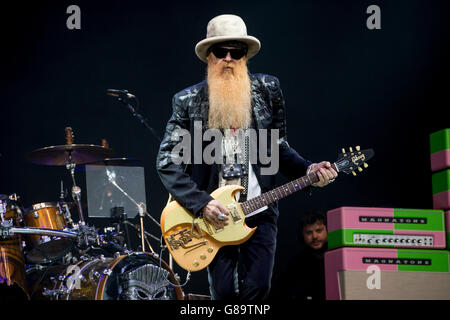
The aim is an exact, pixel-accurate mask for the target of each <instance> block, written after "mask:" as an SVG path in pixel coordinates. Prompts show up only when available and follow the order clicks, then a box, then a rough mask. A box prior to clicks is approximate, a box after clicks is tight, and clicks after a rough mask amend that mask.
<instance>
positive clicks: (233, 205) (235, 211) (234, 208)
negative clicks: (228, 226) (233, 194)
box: [227, 203, 242, 223]
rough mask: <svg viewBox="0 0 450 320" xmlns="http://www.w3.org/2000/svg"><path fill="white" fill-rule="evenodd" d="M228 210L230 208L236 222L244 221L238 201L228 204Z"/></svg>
mask: <svg viewBox="0 0 450 320" xmlns="http://www.w3.org/2000/svg"><path fill="white" fill-rule="evenodd" d="M227 208H228V210H230V214H231V218H232V219H233V222H234V223H238V222H241V221H242V217H241V215H240V214H239V211H238V209H237V206H236V203H231V204H229V205H228V206H227Z"/></svg>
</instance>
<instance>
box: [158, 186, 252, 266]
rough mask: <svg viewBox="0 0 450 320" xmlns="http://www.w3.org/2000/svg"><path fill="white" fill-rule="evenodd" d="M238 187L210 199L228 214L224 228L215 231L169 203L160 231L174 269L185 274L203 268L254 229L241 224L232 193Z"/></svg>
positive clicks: (241, 216) (219, 191)
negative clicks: (175, 265) (175, 263)
mask: <svg viewBox="0 0 450 320" xmlns="http://www.w3.org/2000/svg"><path fill="white" fill-rule="evenodd" d="M242 189H243V188H242V187H241V186H237V185H228V186H224V187H221V188H219V189H216V190H215V191H214V192H213V193H211V196H212V197H213V198H214V199H216V200H218V201H219V202H220V203H222V204H223V205H224V206H225V207H227V208H228V209H229V210H230V213H231V214H230V215H229V216H228V218H229V221H228V225H227V226H226V227H225V228H223V229H219V230H216V229H215V228H214V226H213V225H212V224H210V223H208V222H207V221H206V220H205V219H203V218H195V217H194V215H192V214H191V213H190V212H189V211H187V210H186V209H184V208H183V207H182V206H181V205H180V204H179V203H178V202H176V201H172V202H170V203H169V204H168V205H167V206H166V207H165V208H164V210H163V212H162V215H161V231H162V234H163V238H164V241H165V242H166V245H167V248H168V249H169V251H170V253H171V255H172V256H173V258H174V259H175V261H176V262H177V264H178V265H180V267H182V268H183V269H186V270H189V271H199V270H201V269H203V268H205V267H207V266H208V265H209V264H210V263H211V261H212V260H213V259H214V257H215V256H216V254H217V251H218V250H219V249H220V248H221V247H223V246H226V245H237V244H241V243H243V242H245V241H247V240H248V239H249V238H250V237H251V236H252V235H253V233H254V232H255V231H256V228H249V227H248V226H247V225H246V224H245V214H244V212H243V211H242V209H241V205H240V203H239V202H237V201H236V200H235V193H236V192H237V191H239V190H242Z"/></svg>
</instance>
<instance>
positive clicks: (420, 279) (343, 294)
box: [325, 247, 450, 300]
mask: <svg viewBox="0 0 450 320" xmlns="http://www.w3.org/2000/svg"><path fill="white" fill-rule="evenodd" d="M449 271H450V270H449V251H447V250H419V249H385V248H348V247H347V248H339V249H335V250H331V251H327V252H326V253H325V284H326V298H327V300H373V299H381V300H417V299H419V300H450V272H449Z"/></svg>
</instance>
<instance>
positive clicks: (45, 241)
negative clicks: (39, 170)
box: [0, 128, 184, 300]
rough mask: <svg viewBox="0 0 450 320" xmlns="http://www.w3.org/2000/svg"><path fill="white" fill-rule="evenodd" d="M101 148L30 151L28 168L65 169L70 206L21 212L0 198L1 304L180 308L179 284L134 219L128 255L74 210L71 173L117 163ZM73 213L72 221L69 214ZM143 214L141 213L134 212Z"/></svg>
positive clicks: (69, 144) (118, 237)
mask: <svg viewBox="0 0 450 320" xmlns="http://www.w3.org/2000/svg"><path fill="white" fill-rule="evenodd" d="M111 156H112V150H111V149H110V148H109V146H108V144H107V142H106V141H105V140H102V145H101V146H99V145H88V144H74V143H73V132H72V130H71V128H66V144H65V145H60V146H51V147H46V148H42V149H38V150H35V151H33V152H31V153H30V154H29V155H28V159H27V160H28V161H29V162H31V163H34V164H39V165H47V166H65V167H66V169H67V170H68V171H69V174H70V177H71V180H72V184H73V185H72V198H73V200H74V201H73V202H66V201H64V197H63V196H62V197H61V199H60V201H55V202H42V203H37V204H33V205H31V206H29V207H27V208H25V207H24V206H23V205H22V204H21V200H20V197H19V196H17V195H16V194H12V195H4V194H0V218H1V221H0V299H25V300H183V299H184V293H183V291H182V289H181V288H182V285H180V283H179V278H178V276H177V275H175V274H174V273H173V271H172V269H171V267H170V266H169V265H168V264H167V263H165V262H164V261H163V260H162V259H161V258H160V256H159V255H158V254H156V253H155V252H154V251H153V249H152V248H151V246H150V244H149V242H148V241H147V245H148V247H149V248H150V251H151V252H145V245H144V237H146V236H145V235H146V234H148V233H146V232H145V231H144V225H143V222H142V218H143V215H142V214H141V213H142V212H140V216H141V228H140V231H141V234H140V237H141V240H142V251H138V252H135V251H131V250H129V249H128V248H127V245H126V244H125V243H124V236H123V231H120V228H117V227H108V228H104V232H103V233H99V230H98V229H96V228H95V227H94V226H89V225H88V224H87V223H86V221H85V218H84V212H83V206H82V204H81V188H80V187H79V186H77V184H76V180H75V168H76V166H78V165H84V164H89V163H96V162H97V163H98V162H99V161H100V162H104V163H116V164H117V163H119V162H127V161H129V160H127V159H114V158H110V157H111ZM74 211H75V212H77V213H78V218H79V221H74V220H73V216H72V213H73V212H74ZM140 211H142V210H140Z"/></svg>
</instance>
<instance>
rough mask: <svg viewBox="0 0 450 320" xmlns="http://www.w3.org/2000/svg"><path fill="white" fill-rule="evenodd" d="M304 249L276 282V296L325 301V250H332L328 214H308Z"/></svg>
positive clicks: (303, 226) (301, 230) (302, 234)
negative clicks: (327, 224) (329, 239)
mask: <svg viewBox="0 0 450 320" xmlns="http://www.w3.org/2000/svg"><path fill="white" fill-rule="evenodd" d="M298 231H299V238H300V239H299V240H300V242H301V243H302V244H303V249H302V250H301V251H300V252H299V253H298V254H297V255H296V256H295V257H293V258H292V259H291V260H290V261H289V263H288V265H287V267H286V268H285V269H284V270H283V272H282V275H281V276H280V278H279V280H278V283H277V284H276V285H275V287H276V288H277V289H275V291H274V292H275V295H274V296H273V297H274V298H275V299H286V300H314V301H320V300H325V268H324V253H325V251H327V249H328V232H327V226H326V215H325V214H323V213H321V212H314V211H313V212H307V213H305V214H304V215H303V216H302V218H301V221H300V223H299V230H298Z"/></svg>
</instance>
